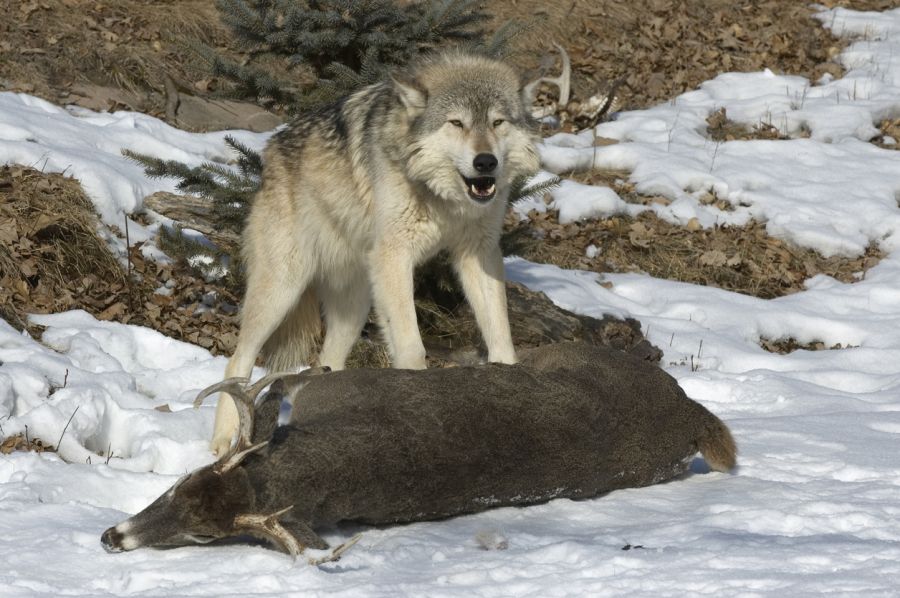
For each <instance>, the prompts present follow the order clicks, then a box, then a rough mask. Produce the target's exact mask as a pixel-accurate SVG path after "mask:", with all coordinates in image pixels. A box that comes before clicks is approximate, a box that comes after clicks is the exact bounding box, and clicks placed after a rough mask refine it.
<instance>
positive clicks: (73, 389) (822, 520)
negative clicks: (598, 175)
mask: <svg viewBox="0 0 900 598" xmlns="http://www.w3.org/2000/svg"><path fill="white" fill-rule="evenodd" d="M820 16H821V20H822V22H823V24H824V26H827V27H829V28H830V29H831V30H832V31H834V32H835V34H839V35H847V36H852V37H854V39H856V38H858V41H856V42H855V43H854V44H853V45H851V46H850V47H849V48H848V50H847V51H845V52H844V53H843V55H842V56H841V61H842V62H843V64H844V66H845V67H846V68H847V69H848V72H847V74H846V76H845V77H844V78H842V79H840V80H834V81H820V82H809V81H806V80H804V79H802V78H798V77H786V76H777V75H774V74H772V73H769V72H763V73H744V74H738V73H728V74H723V75H720V76H719V77H717V78H716V79H714V80H712V81H709V82H707V83H706V84H704V85H703V86H701V88H700V89H698V90H696V91H693V92H690V93H686V94H684V95H682V96H680V97H678V98H675V99H673V101H672V102H669V103H666V104H664V105H661V106H657V107H655V108H652V109H649V110H643V111H636V112H629V113H624V114H621V115H620V116H619V118H617V119H616V120H615V121H613V122H610V123H605V124H603V125H601V126H600V127H598V129H597V131H596V134H597V135H600V136H603V137H608V138H615V139H619V140H620V141H621V142H620V143H618V144H615V145H608V146H603V147H597V148H595V147H593V143H592V137H593V133H590V132H589V133H586V134H583V135H558V136H556V137H554V138H551V139H549V140H547V142H546V143H545V144H544V146H543V148H542V155H543V158H544V163H545V167H546V168H547V169H548V170H550V171H555V172H560V171H563V170H567V169H570V168H572V167H575V166H580V167H587V166H590V165H591V164H595V165H597V166H600V167H615V168H623V169H628V170H631V171H632V175H631V180H632V181H633V182H634V183H635V184H636V186H637V189H638V191H640V192H646V193H653V194H660V195H663V196H665V197H668V198H669V199H671V200H672V203H671V204H670V205H668V206H659V205H657V206H654V207H653V208H652V209H654V210H656V211H657V212H658V213H659V214H660V215H661V216H662V217H664V218H667V219H669V220H671V221H674V222H681V223H687V222H689V221H691V219H694V218H696V219H697V222H698V223H700V224H701V225H703V226H712V225H714V224H715V223H738V224H739V223H743V222H746V221H747V220H749V219H751V218H752V219H760V220H764V221H766V222H767V227H768V231H769V233H770V234H772V235H774V236H778V237H782V238H786V239H790V240H791V241H793V242H795V243H797V244H800V245H803V246H806V247H813V248H816V249H818V250H819V251H820V252H822V253H823V254H826V255H832V254H843V255H854V254H858V253H861V252H862V251H863V250H864V248H865V247H866V246H867V245H868V244H870V243H877V244H879V245H880V246H881V247H882V248H883V249H884V250H885V251H887V252H888V255H887V257H886V258H885V259H883V260H882V261H881V262H880V263H879V264H878V265H877V266H876V267H874V268H872V269H871V270H869V271H868V272H866V273H865V275H864V276H862V275H861V276H860V278H861V280H859V281H858V282H856V283H854V284H843V283H840V282H838V281H835V280H833V279H830V278H828V277H825V276H818V277H815V278H813V279H811V280H810V281H809V282H808V284H807V290H805V291H803V292H801V293H797V294H795V295H791V296H787V297H783V298H780V299H775V300H770V301H765V300H760V299H756V298H753V297H747V296H742V295H737V294H734V293H729V292H726V291H722V290H719V289H713V288H706V287H699V286H693V285H688V284H683V283H677V282H670V281H665V280H658V279H653V278H650V277H648V276H644V275H635V274H620V275H608V276H604V277H603V280H604V281H605V282H611V283H612V285H611V287H610V288H605V287H604V286H600V285H599V284H597V282H598V276H597V275H595V274H592V273H586V272H574V271H565V270H561V269H559V268H556V267H553V266H547V265H540V264H533V263H529V262H526V261H524V260H521V259H516V258H513V259H510V260H509V261H508V262H507V273H508V275H509V277H510V278H511V279H514V280H519V281H521V282H523V283H525V284H527V285H528V286H530V287H532V288H535V289H541V290H543V291H545V292H547V294H548V295H549V296H550V297H551V298H552V299H553V300H554V301H555V302H557V303H558V304H560V305H562V306H564V307H567V308H570V309H574V310H576V311H579V312H581V313H587V314H594V315H599V314H602V313H615V314H621V315H630V316H634V317H637V318H638V319H639V320H640V321H641V322H642V324H643V327H644V330H645V332H646V333H647V334H648V335H649V338H650V340H651V341H652V342H653V343H654V344H656V345H657V346H659V347H660V348H662V349H663V350H664V352H665V356H664V359H663V362H664V366H665V368H666V369H667V370H668V371H669V372H670V373H672V374H673V375H674V376H675V377H676V378H678V380H679V382H680V384H681V385H682V386H683V388H684V389H685V390H686V391H687V393H688V394H689V395H690V396H692V397H694V398H695V399H697V400H699V401H701V402H702V403H704V404H705V405H706V406H707V407H709V408H710V409H711V410H712V411H714V412H715V413H717V414H718V415H719V416H720V417H722V418H723V419H724V420H725V421H726V422H727V423H728V424H729V425H730V426H731V427H732V430H733V432H734V433H735V436H736V438H737V440H738V443H739V446H740V449H741V455H740V467H739V469H738V470H737V471H736V473H734V474H733V475H723V474H700V473H697V474H694V475H689V476H687V477H685V478H684V479H681V480H676V481H673V482H670V483H667V484H662V485H658V486H654V487H650V488H642V489H634V490H625V491H619V492H614V493H611V494H609V495H607V496H605V497H602V498H599V499H596V500H590V501H581V502H572V501H567V500H557V501H553V502H551V503H549V504H546V505H541V506H535V507H528V508H522V509H499V510H494V511H490V512H487V513H483V514H479V515H475V516H469V517H462V518H457V519H453V520H449V521H441V522H431V523H418V524H413V525H407V526H398V527H392V528H387V529H367V530H364V535H363V538H362V540H361V541H360V543H359V544H358V545H357V546H355V547H354V548H353V549H352V550H351V551H350V552H348V553H347V554H346V555H345V557H344V558H343V559H342V560H341V561H340V562H338V563H334V564H329V565H324V566H322V567H319V568H313V567H307V566H304V565H295V564H293V563H292V562H291V561H290V560H289V559H288V558H287V557H285V556H283V555H281V554H279V553H277V552H274V551H271V550H267V549H265V548H263V547H259V546H240V545H235V546H224V547H197V548H179V549H175V550H166V551H160V550H139V551H135V552H131V553H124V554H114V555H111V554H106V553H105V552H103V550H102V549H101V547H100V544H99V536H100V533H101V532H102V531H103V530H104V529H105V528H106V527H108V526H110V525H112V524H114V523H117V522H119V521H120V520H122V519H124V518H126V517H127V516H128V515H130V514H132V513H135V512H137V511H138V510H140V509H141V508H143V507H144V506H145V505H146V504H148V503H149V502H150V501H151V500H152V499H154V498H155V497H156V496H157V495H158V494H160V493H161V492H162V491H163V490H165V489H166V488H167V487H168V486H169V485H170V484H171V483H172V482H174V480H175V479H177V476H178V475H180V474H181V473H183V472H185V471H188V470H190V469H193V468H195V467H197V466H199V465H201V464H204V463H207V462H209V461H210V460H211V459H212V457H211V455H210V454H209V453H207V452H206V449H205V446H206V444H205V443H206V439H207V438H208V436H209V434H210V429H211V423H212V407H211V406H207V407H204V408H203V409H201V410H199V411H195V410H193V409H191V408H190V403H191V401H192V399H193V396H194V394H195V393H196V391H197V390H198V389H199V388H201V387H203V386H206V385H207V384H209V383H211V382H213V381H216V380H218V379H219V378H221V376H222V373H223V370H224V359H221V358H213V357H211V356H210V355H209V354H208V353H207V352H206V351H204V350H202V349H200V348H198V347H194V346H191V345H187V344H184V343H180V342H177V341H174V340H171V339H168V338H166V337H163V336H162V335H160V334H158V333H156V332H153V331H150V330H147V329H142V328H138V327H133V326H124V325H120V324H115V323H109V322H98V321H96V320H94V319H93V318H91V317H90V316H88V315H87V314H84V313H81V312H69V313H65V314H56V315H51V316H41V317H38V318H35V320H36V322H38V323H39V324H41V325H43V326H46V332H45V333H44V335H43V338H42V339H41V342H40V343H38V342H36V341H35V340H32V339H30V338H28V337H25V336H22V335H19V334H17V333H16V332H15V331H14V330H12V328H10V327H9V326H7V325H5V324H4V323H3V322H0V426H2V431H0V435H2V436H6V435H10V434H14V433H17V432H20V431H22V432H24V431H25V428H26V426H27V429H28V433H29V434H30V435H31V436H32V437H39V438H41V439H43V440H45V441H46V442H49V443H51V444H56V443H57V441H58V439H59V438H60V436H61V435H62V443H61V446H60V447H59V455H56V454H35V453H20V452H17V453H13V454H10V455H0V554H2V561H3V564H4V565H3V567H2V568H0V595H2V596H10V597H32V596H34V597H37V596H40V597H51V596H53V597H55V596H60V595H72V596H123V595H139V596H238V595H246V594H253V595H256V596H270V595H271V596H284V595H297V596H300V595H303V596H312V595H319V594H329V595H344V596H400V595H407V596H448V597H450V596H466V597H469V596H541V597H543V596H602V595H623V594H628V595H647V596H662V595H672V596H685V595H704V594H705V595H715V596H722V595H746V596H750V595H772V596H775V595H778V596H781V595H791V596H803V595H809V596H813V595H820V594H822V593H826V592H830V593H835V594H840V595H867V596H887V595H896V591H897V590H896V584H897V581H898V580H900V451H898V450H897V446H898V442H900V248H898V241H900V234H898V233H900V209H898V201H900V152H898V151H895V150H889V149H880V148H878V147H876V146H874V145H873V144H871V143H868V140H869V139H870V138H871V137H872V136H873V135H874V134H875V129H874V128H873V125H872V123H873V122H875V121H877V120H879V119H881V118H897V117H900V58H898V57H900V9H898V10H894V11H891V12H887V13H882V14H877V13H855V12H851V11H846V10H843V9H837V10H834V11H825V12H823V13H822V14H821V15H820ZM721 107H725V108H726V109H727V114H728V116H729V117H730V118H732V119H734V120H736V121H739V122H745V123H749V124H755V123H758V122H765V123H769V124H772V125H774V126H776V127H779V128H781V129H782V130H783V131H784V132H786V133H792V134H796V133H798V132H800V131H801V130H802V129H806V130H808V131H809V135H810V136H809V138H798V139H794V140H789V141H733V142H727V143H715V142H713V141H710V140H708V139H706V137H705V136H704V132H705V128H706V123H705V119H706V117H707V116H708V115H709V114H710V113H712V112H714V111H715V110H717V109H719V108H721ZM242 141H244V142H245V143H252V144H254V145H256V146H258V145H260V144H262V143H263V142H264V136H251V135H250V134H246V136H245V137H243V138H242ZM123 146H124V147H131V148H133V149H137V150H138V151H142V152H145V153H151V154H158V155H163V156H167V157H172V158H177V159H182V160H188V161H192V162H194V163H197V162H198V161H201V160H204V159H221V158H216V157H217V156H221V155H222V154H224V150H223V149H222V147H223V145H222V143H221V135H220V134H217V135H205V136H200V135H189V134H186V133H182V132H179V131H176V130H174V129H171V128H169V127H167V126H166V125H164V124H162V123H159V122H158V121H155V120H154V119H151V118H148V117H146V116H142V115H138V114H133V113H117V114H112V115H109V114H95V113H87V112H84V111H79V112H77V113H70V112H68V111H66V110H62V109H59V108H56V107H54V106H52V105H50V104H46V103H43V102H41V101H40V100H36V99H34V98H30V97H28V96H22V95H14V94H0V160H2V161H16V162H21V163H26V164H35V165H38V166H41V167H43V168H45V169H47V170H64V169H67V171H68V172H69V173H71V174H73V175H74V176H76V177H78V178H79V179H81V180H82V181H83V182H84V184H85V188H86V190H87V191H88V193H89V194H90V196H91V197H92V199H93V200H94V201H95V202H96V203H97V206H98V210H99V211H100V213H101V215H102V216H103V218H104V220H105V221H106V222H107V223H110V224H115V223H116V222H117V221H119V220H120V219H121V218H122V217H123V214H125V213H128V212H130V211H131V210H132V209H133V208H134V207H135V206H136V205H138V202H139V201H140V199H141V198H142V197H143V196H144V195H146V194H147V193H150V192H152V191H154V190H157V189H160V188H163V189H165V188H167V185H168V184H169V183H167V182H165V181H147V180H146V179H144V178H143V177H142V175H141V173H140V169H138V168H137V167H135V166H133V165H130V164H128V163H127V162H125V161H124V160H122V159H121V158H120V157H119V155H118V151H119V148H120V147H123ZM707 191H711V192H714V193H715V194H716V195H717V196H718V197H719V198H723V199H726V200H727V201H728V202H729V203H731V204H732V206H733V207H734V209H733V210H731V211H721V210H718V209H716V208H715V207H713V206H706V205H702V204H701V203H700V202H699V197H700V196H701V195H702V194H703V193H705V192H707ZM554 201H555V203H556V207H558V208H559V209H560V210H561V213H564V214H565V217H566V218H568V219H578V218H581V217H597V216H601V215H605V214H609V213H613V212H628V211H633V210H635V209H637V208H635V207H634V206H628V205H626V204H625V203H624V202H622V201H621V200H620V199H619V198H617V197H615V195H614V194H612V192H611V191H609V190H602V189H595V188H586V187H584V186H579V185H576V184H574V183H573V184H566V185H564V186H562V187H560V188H559V189H558V190H557V191H556V192H555V193H554ZM146 234H147V235H150V234H152V230H148V231H146ZM762 337H765V338H769V339H776V338H787V337H793V338H795V339H797V340H799V341H800V342H809V341H814V340H819V341H823V342H824V343H825V344H826V345H827V346H832V345H834V344H836V343H841V344H842V345H844V346H846V345H850V346H851V347H852V348H848V349H842V350H827V351H818V352H810V351H802V350H801V351H796V352H794V353H791V354H789V355H775V354H770V353H767V352H766V351H764V350H763V349H761V348H760V347H759V345H758V341H759V339H760V338H762ZM701 343H702V347H701ZM691 363H693V364H694V366H693V367H692V366H691ZM163 405H165V406H167V407H168V410H159V409H157V408H159V407H162V406H163ZM76 410H77V411H76ZM73 414H74V416H73ZM70 418H71V422H70V423H68V428H67V429H66V430H65V434H62V432H63V429H65V428H66V425H67V422H69V420H70ZM101 453H102V454H103V455H106V456H101V455H100V454H101ZM63 459H65V461H64V460H63ZM354 531H356V530H343V529H337V530H333V531H331V532H330V533H329V534H326V539H327V540H329V541H334V542H336V541H341V540H344V539H346V538H347V537H348V536H349V534H351V533H353V532H354ZM481 532H493V533H499V534H502V535H503V536H504V537H505V538H506V539H507V541H508V545H509V546H508V549H506V550H495V551H484V550H481V549H480V548H479V546H478V543H477V542H476V540H475V536H476V535H477V534H479V533H481ZM627 547H631V548H630V549H629V550H625V548H627Z"/></svg>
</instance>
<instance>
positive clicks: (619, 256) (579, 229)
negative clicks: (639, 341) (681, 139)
mask: <svg viewBox="0 0 900 598" xmlns="http://www.w3.org/2000/svg"><path fill="white" fill-rule="evenodd" d="M520 226H522V227H524V228H525V229H526V230H527V231H528V232H529V234H530V235H531V236H532V238H537V239H540V241H539V242H534V243H531V244H529V245H527V246H526V248H525V250H524V251H523V252H522V254H523V257H526V258H528V259H532V260H535V261H539V262H546V263H552V264H556V265H558V266H560V267H563V268H579V269H583V270H592V271H595V272H601V273H603V272H644V273H647V274H649V275H651V276H654V277H657V278H666V279H670V280H679V281H682V282H689V283H693V284H702V285H706V286H712V287H719V288H722V289H726V290H729V291H735V292H738V293H744V294H746V295H753V296H756V297H761V298H764V299H771V298H774V297H780V296H782V295H787V294H789V293H794V292H796V291H799V290H802V289H803V282H804V281H805V280H806V279H808V278H809V277H811V276H814V275H816V274H827V275H829V276H833V277H834V278H836V279H838V280H840V281H842V282H855V281H856V280H859V276H864V275H865V272H866V270H868V269H869V268H871V267H872V266H874V265H875V264H877V263H878V261H879V260H880V259H881V257H882V253H881V251H880V250H879V249H877V248H876V247H874V246H872V247H869V249H868V250H867V251H866V254H865V255H863V256H859V257H854V258H844V257H830V258H825V257H822V256H821V255H819V254H818V253H816V252H815V251H813V250H811V249H802V248H799V247H795V246H793V245H791V244H790V243H787V242H785V241H782V240H780V239H776V238H774V237H770V236H768V234H767V233H766V230H765V225H763V224H761V223H757V222H753V223H751V224H749V225H747V226H742V227H735V226H718V227H714V228H708V229H701V228H695V227H690V228H688V227H684V226H678V225H674V224H671V223H669V222H666V221H665V220H662V219H660V218H659V217H658V216H656V214H655V213H653V212H649V211H648V212H644V213H642V214H640V215H639V216H638V217H637V218H630V217H627V216H614V217H612V218H605V219H601V220H592V221H582V222H573V223H569V224H560V223H559V221H558V219H557V214H556V213H555V212H553V211H548V212H546V213H543V214H538V213H532V214H531V219H530V221H529V222H526V223H524V224H522V225H520ZM692 229H693V230H692ZM591 245H593V246H594V247H595V248H596V256H595V257H593V258H589V257H587V255H586V250H587V248H588V247H589V246H591Z"/></svg>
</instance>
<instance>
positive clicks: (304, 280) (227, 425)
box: [210, 263, 320, 454]
mask: <svg viewBox="0 0 900 598" xmlns="http://www.w3.org/2000/svg"><path fill="white" fill-rule="evenodd" d="M270 266H271V267H270V269H269V270H266V271H262V270H260V269H254V268H251V269H250V279H249V280H248V281H247V294H246V296H245V297H244V305H243V307H242V308H241V330H240V334H239V335H238V343H237V347H236V348H235V350H234V354H233V355H232V356H231V359H229V360H228V366H227V367H226V368H225V377H226V378H231V377H235V376H249V375H250V373H251V371H252V370H253V364H254V363H256V357H257V356H258V355H259V354H260V351H261V350H262V349H263V347H264V346H267V348H268V349H270V351H269V352H270V354H271V356H270V359H269V361H270V362H273V361H277V360H278V359H284V358H285V353H284V352H283V351H282V352H281V353H279V349H278V348H276V347H274V346H273V344H274V343H272V342H269V341H272V340H274V341H276V342H277V341H283V340H285V337H288V338H290V337H291V336H292V335H293V337H294V339H295V341H296V343H295V344H298V346H299V344H300V343H302V342H303V341H304V339H306V340H308V339H314V338H315V336H316V333H317V331H318V328H319V325H320V324H319V316H318V304H317V302H316V298H315V295H314V293H311V292H306V291H308V289H306V287H307V285H308V284H309V281H310V279H311V274H309V275H305V276H304V275H303V274H302V273H298V272H296V271H294V272H289V271H286V269H288V268H289V267H290V266H289V265H288V264H286V263H282V264H278V266H281V267H277V266H276V265H274V264H272V265H270ZM288 281H290V283H289V282H288ZM279 329H281V330H279ZM300 330H304V332H303V333H299V332H298V331H300ZM276 331H279V334H275V333H276ZM288 332H290V333H291V334H288ZM297 334H301V337H297ZM294 352H295V353H297V352H298V351H296V350H295V351H294ZM273 357H274V359H273ZM274 365H276V366H279V365H281V364H279V363H275V364H274ZM237 423H238V419H237V410H236V409H235V407H234V403H233V401H232V398H231V397H230V396H228V395H227V394H224V393H223V394H222V395H220V397H219V402H218V404H217V405H216V419H215V424H214V425H213V438H212V441H211V443H210V447H211V448H212V450H213V452H215V453H216V454H222V453H224V452H225V451H227V450H228V448H229V447H230V445H231V440H232V437H233V435H234V432H235V430H237Z"/></svg>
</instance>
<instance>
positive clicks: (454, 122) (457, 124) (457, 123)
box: [447, 119, 463, 129]
mask: <svg viewBox="0 0 900 598" xmlns="http://www.w3.org/2000/svg"><path fill="white" fill-rule="evenodd" d="M447 122H448V123H450V124H451V125H453V126H454V127H456V128H458V129H462V128H463V124H462V121H461V120H455V119H454V120H448V121H447Z"/></svg>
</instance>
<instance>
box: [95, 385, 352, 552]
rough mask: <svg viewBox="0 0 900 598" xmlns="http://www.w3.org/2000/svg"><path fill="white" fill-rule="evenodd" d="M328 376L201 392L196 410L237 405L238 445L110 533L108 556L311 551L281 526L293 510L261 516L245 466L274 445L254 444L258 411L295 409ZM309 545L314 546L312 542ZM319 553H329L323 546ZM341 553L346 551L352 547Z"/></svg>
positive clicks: (287, 507)
mask: <svg viewBox="0 0 900 598" xmlns="http://www.w3.org/2000/svg"><path fill="white" fill-rule="evenodd" d="M327 371H328V368H315V369H310V370H306V371H304V372H301V373H300V374H292V375H284V374H275V375H270V376H266V377H265V378H263V379H262V380H260V381H259V382H256V383H255V384H252V385H251V384H249V383H248V381H247V379H246V378H229V379H228V380H224V381H222V382H219V383H217V384H214V385H212V386H210V387H208V388H206V389H204V390H203V391H201V392H200V394H199V395H198V396H197V399H196V400H195V401H194V406H195V407H199V406H200V404H201V403H202V402H203V400H204V399H205V398H206V397H208V396H209V395H211V394H213V393H215V392H219V391H226V392H228V393H229V394H230V395H231V396H232V397H233V398H234V399H235V404H236V406H237V410H238V415H239V422H240V424H239V431H238V439H237V442H236V443H235V444H234V446H233V447H232V448H231V450H230V451H229V452H228V453H227V454H225V455H223V456H222V458H220V459H219V461H217V462H216V463H213V464H212V465H208V466H206V467H203V468H201V469H198V470H197V471H194V472H192V473H189V474H187V475H186V476H184V477H183V478H181V479H180V480H179V481H178V482H176V483H175V485H174V486H172V488H170V489H169V490H168V491H167V492H166V493H165V494H163V495H162V496H160V497H159V498H157V499H156V500H155V501H154V502H153V503H152V504H151V505H150V506H148V507H147V508H146V509H144V510H143V511H141V512H140V513H138V514H137V515H134V516H133V517H131V518H130V519H128V520H126V521H123V522H122V523H120V524H118V525H116V526H115V527H111V528H109V529H108V530H106V531H105V532H104V533H103V535H102V536H101V538H100V541H101V543H102V544H103V547H104V548H105V549H106V550H107V552H122V551H126V550H133V549H135V548H140V547H144V546H185V545H191V544H205V543H208V542H212V541H214V540H218V539H222V538H228V537H234V536H240V535H251V536H255V537H258V538H261V539H264V540H268V541H270V542H271V543H272V544H274V545H275V546H276V547H278V548H279V549H281V550H282V551H284V552H286V553H288V554H291V555H292V556H295V557H296V556H297V555H299V554H300V553H302V552H303V550H304V549H305V548H306V545H304V542H303V538H302V537H301V538H298V533H295V532H292V531H290V530H289V529H288V527H285V525H282V523H281V522H280V518H281V517H282V516H285V515H287V514H288V513H289V512H290V511H291V509H292V508H293V505H284V507H283V508H281V509H279V510H277V511H275V512H272V513H259V512H257V511H256V490H255V489H254V488H253V486H252V484H251V482H250V478H249V476H248V475H247V472H246V470H245V468H244V466H243V464H244V461H245V459H246V458H247V456H248V455H250V454H252V453H255V452H257V451H260V450H261V449H263V448H264V447H265V446H266V445H267V444H268V441H264V442H260V443H257V444H253V443H252V440H251V439H252V433H253V423H254V415H255V413H256V409H258V408H259V406H261V405H262V404H263V403H264V402H266V401H268V400H271V399H273V398H279V399H281V398H284V397H286V398H288V400H289V401H291V403H292V404H293V400H294V399H295V398H296V394H297V393H298V392H299V391H300V390H301V389H302V388H303V386H305V385H306V383H307V381H308V378H309V377H310V376H311V375H315V374H320V373H324V372H327ZM270 384H271V385H272V390H271V391H270V392H269V393H267V394H266V395H264V396H263V398H262V400H261V401H260V403H259V405H256V398H257V396H258V395H259V394H260V393H261V392H262V390H263V389H264V388H265V387H267V386H269V385H270ZM271 473H272V475H277V469H275V468H273V471H272V472H271ZM298 529H299V530H300V534H299V535H300V536H303V535H304V534H303V533H302V532H303V530H304V529H307V528H306V527H305V525H304V524H302V523H300V524H299V528H298ZM313 538H314V542H315V541H317V542H319V543H320V542H321V541H320V540H319V539H318V537H316V536H313ZM305 539H306V540H307V543H306V544H307V545H309V541H308V540H309V538H305ZM348 544H349V543H348ZM315 547H316V548H325V546H321V545H316V546H315ZM347 547H349V546H347ZM339 548H343V549H344V550H346V547H339ZM335 552H337V551H335ZM341 552H343V550H341ZM332 556H335V555H334V554H333V555H332Z"/></svg>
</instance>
